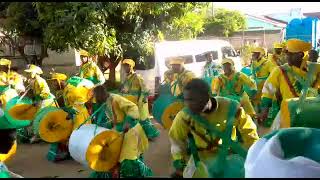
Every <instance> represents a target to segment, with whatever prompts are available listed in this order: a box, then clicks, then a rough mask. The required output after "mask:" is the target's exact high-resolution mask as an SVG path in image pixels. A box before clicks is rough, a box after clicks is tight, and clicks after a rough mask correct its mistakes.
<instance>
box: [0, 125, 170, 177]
mask: <svg viewBox="0 0 320 180" xmlns="http://www.w3.org/2000/svg"><path fill="white" fill-rule="evenodd" d="M158 127H159V126H158ZM159 129H160V130H161V136H160V137H158V139H156V140H155V141H154V142H150V144H149V145H150V146H149V150H148V152H147V153H145V156H144V157H145V162H146V163H147V165H148V166H149V167H151V169H152V170H153V173H154V176H155V177H169V175H170V174H171V172H173V167H172V161H171V157H170V143H169V140H168V135H167V134H168V132H167V131H166V130H164V129H162V128H159ZM48 149H49V145H48V144H46V143H41V144H33V145H29V144H19V145H18V150H17V153H16V155H15V156H14V158H13V159H12V160H11V161H9V162H8V163H6V165H7V166H8V168H9V169H10V170H11V171H12V172H14V173H17V174H19V175H21V176H23V177H26V178H39V177H43V178H45V177H51V178H53V177H57V178H63V177H64V178H86V177H88V176H89V174H90V173H91V171H90V170H89V169H88V168H85V167H83V166H82V165H80V164H79V163H77V162H75V161H73V160H67V161H62V162H58V163H52V162H49V161H47V159H46V154H47V152H48Z"/></svg>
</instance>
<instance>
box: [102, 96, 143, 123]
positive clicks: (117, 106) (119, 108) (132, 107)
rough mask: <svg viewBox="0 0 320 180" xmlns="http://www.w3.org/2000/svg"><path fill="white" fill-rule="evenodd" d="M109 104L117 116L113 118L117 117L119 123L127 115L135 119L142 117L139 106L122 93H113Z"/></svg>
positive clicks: (108, 101)
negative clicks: (121, 94)
mask: <svg viewBox="0 0 320 180" xmlns="http://www.w3.org/2000/svg"><path fill="white" fill-rule="evenodd" d="M107 104H108V106H109V107H112V109H113V114H114V116H115V117H111V118H116V122H117V123H121V122H122V121H123V120H124V118H125V116H126V115H128V116H130V117H132V118H134V119H139V117H140V114H139V109H138V106H137V105H136V104H134V103H133V102H131V101H129V100H128V99H126V98H124V97H122V96H120V95H117V94H111V95H110V97H109V98H108V100H107Z"/></svg>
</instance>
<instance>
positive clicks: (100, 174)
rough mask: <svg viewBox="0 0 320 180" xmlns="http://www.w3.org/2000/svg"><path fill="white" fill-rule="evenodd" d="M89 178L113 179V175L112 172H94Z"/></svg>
mask: <svg viewBox="0 0 320 180" xmlns="http://www.w3.org/2000/svg"><path fill="white" fill-rule="evenodd" d="M89 178H112V173H111V172H97V171H93V172H92V173H91V174H90V176H89Z"/></svg>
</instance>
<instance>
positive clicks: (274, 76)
mask: <svg viewBox="0 0 320 180" xmlns="http://www.w3.org/2000/svg"><path fill="white" fill-rule="evenodd" d="M283 66H286V67H287V68H289V69H291V70H292V72H293V73H295V74H297V75H299V76H300V77H302V78H304V79H305V78H306V72H305V71H303V70H301V69H299V68H297V67H294V66H289V65H288V64H285V65H283ZM287 74H288V77H289V80H290V82H291V83H292V84H294V83H295V81H296V80H295V79H294V77H292V76H291V75H290V74H289V73H287ZM315 76H316V75H314V77H313V79H316V78H315ZM317 82H319V80H318V81H317ZM315 84H318V83H315ZM278 90H279V91H280V93H281V95H282V101H284V100H286V99H289V98H294V95H293V94H292V92H291V91H290V88H289V86H288V84H287V82H286V80H285V77H284V76H283V74H282V72H281V70H280V68H279V67H277V68H276V69H275V70H274V71H273V72H272V73H271V74H270V76H269V77H268V79H267V80H266V82H265V84H264V86H263V90H262V98H264V97H265V98H269V99H272V98H273V96H274V95H275V93H276V91H278ZM297 94H298V95H300V92H297ZM308 96H314V95H313V94H309V95H308Z"/></svg>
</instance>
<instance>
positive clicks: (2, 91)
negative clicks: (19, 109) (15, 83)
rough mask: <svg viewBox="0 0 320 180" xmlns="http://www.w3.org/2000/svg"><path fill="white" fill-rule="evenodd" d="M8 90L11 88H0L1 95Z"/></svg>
mask: <svg viewBox="0 0 320 180" xmlns="http://www.w3.org/2000/svg"><path fill="white" fill-rule="evenodd" d="M8 89H9V86H0V94H2V93H4V92H5V91H6V90H8Z"/></svg>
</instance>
